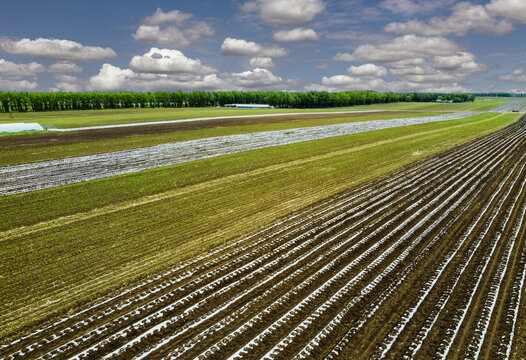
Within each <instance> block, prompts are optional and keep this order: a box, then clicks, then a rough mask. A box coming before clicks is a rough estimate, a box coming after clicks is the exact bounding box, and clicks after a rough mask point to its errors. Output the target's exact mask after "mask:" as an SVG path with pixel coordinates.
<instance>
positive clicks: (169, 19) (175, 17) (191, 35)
mask: <svg viewBox="0 0 526 360" xmlns="http://www.w3.org/2000/svg"><path fill="white" fill-rule="evenodd" d="M192 18H193V15H192V14H187V13H182V12H180V11H178V10H172V11H169V12H166V13H165V12H163V11H162V10H161V9H157V10H156V11H155V13H153V15H152V16H149V17H147V18H145V19H143V24H141V25H140V26H139V28H138V29H137V31H136V32H135V34H132V37H133V38H134V39H135V40H137V41H141V42H146V43H157V44H162V45H170V46H176V47H186V46H190V45H191V44H194V43H196V42H197V41H199V39H200V38H202V37H212V36H214V35H215V31H214V29H213V28H212V27H211V26H210V25H208V24H207V23H206V22H204V21H199V22H198V21H193V22H190V23H189V24H186V23H187V20H189V19H192ZM166 24H168V25H167V26H162V25H166ZM161 26H162V27H161Z"/></svg>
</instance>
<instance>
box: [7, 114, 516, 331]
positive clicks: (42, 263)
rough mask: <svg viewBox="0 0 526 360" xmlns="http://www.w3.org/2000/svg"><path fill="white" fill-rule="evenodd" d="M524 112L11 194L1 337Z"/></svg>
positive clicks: (289, 146)
mask: <svg viewBox="0 0 526 360" xmlns="http://www.w3.org/2000/svg"><path fill="white" fill-rule="evenodd" d="M517 118H518V115H516V114H505V115H497V116H496V115H495V114H484V115H479V116H477V117H474V118H471V119H463V120H456V121H448V122H440V123H430V124H423V125H415V126H408V127H403V128H396V129H386V130H380V131H375V132H371V133H365V134H354V135H348V136H341V137H337V138H331V139H323V140H316V141H311V142H306V143H298V144H292V145H287V146H282V147H276V148H268V149H262V150H255V151H249V152H246V153H240V154H234V155H228V156H223V157H219V158H215V159H205V160H200V161H195V162H192V163H186V164H180V165H175V166H171V167H167V168H161V169H155V170H150V171H145V172H141V173H138V174H133V175H124V176H118V177H115V178H112V179H103V180H98V181H92V182H88V183H84V184H75V185H70V186H64V187H61V188H55V189H48V190H42V191H37V192H34V193H28V194H21V195H15V196H9V197H5V198H2V199H0V209H2V214H3V220H2V223H1V226H2V229H3V230H7V231H4V232H3V233H0V239H1V240H0V256H2V259H3V261H2V263H1V264H0V274H2V283H3V286H2V291H1V293H0V303H1V304H2V305H3V306H2V310H1V312H0V324H1V325H0V337H1V336H6V335H8V334H11V333H13V332H14V331H18V330H19V329H20V328H21V327H23V326H25V325H28V324H32V323H34V322H38V321H40V320H42V319H44V318H48V317H51V316H55V315H56V314H57V313H63V312H64V311H67V310H68V309H71V308H74V307H75V306H77V305H79V304H81V303H86V302H89V301H90V300H94V299H96V298H98V297H99V296H100V295H101V294H108V293H111V292H113V291H115V290H116V289H118V288H120V287H124V286H127V285H129V284H130V283H134V282H136V281H138V280H139V279H144V278H145V277H147V276H150V275H152V274H155V273H157V272H159V271H162V270H163V269H166V268H169V267H171V266H173V265H175V264H177V263H180V262H182V261H185V260H187V259H190V258H192V257H195V256H197V255H202V254H203V252H206V251H208V250H210V249H213V248H216V247H217V246H220V245H222V244H226V243H229V242H231V241H234V240H236V239H238V238H240V237H243V236H244V235H246V234H249V233H251V232H254V231H256V230H257V229H259V228H261V227H262V226H264V225H267V224H269V223H272V222H273V221H275V220H276V219H278V218H280V217H283V216H286V215H287V214H289V213H291V212H293V211H297V210H299V209H301V208H302V207H305V206H308V205H309V204H312V203H314V202H316V201H319V200H321V199H323V198H326V197H328V196H332V195H334V194H336V193H338V192H340V191H343V190H345V189H348V188H349V187H352V186H354V185H356V184H359V183H362V182H364V181H367V180H370V179H372V178H375V177H377V176H380V175H383V174H386V173H388V172H389V171H392V170H395V169H398V168H400V167H402V166H404V165H407V164H409V163H411V162H414V161H416V160H419V159H422V158H424V157H427V156H429V155H432V154H435V153H437V152H440V151H442V150H444V149H447V148H450V147H452V146H454V145H456V144H458V143H461V142H465V141H467V140H469V139H472V138H474V137H477V136H480V135H483V134H485V133H489V132H491V131H495V130H497V129H499V128H501V127H503V126H506V125H508V124H510V123H512V122H514V121H515V120H516V119H517ZM225 214H228V216H225ZM240 219H242V221H240ZM24 226H25V227H24Z"/></svg>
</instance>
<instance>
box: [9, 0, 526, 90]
mask: <svg viewBox="0 0 526 360" xmlns="http://www.w3.org/2000/svg"><path fill="white" fill-rule="evenodd" d="M525 39H526V1H524V0H477V1H471V2H469V1H456V0H379V1H365V0H348V1H337V0H215V1H199V0H195V1H173V0H172V1H150V2H145V1H136V0H127V1H117V0H115V1H113V0H107V1H89V2H85V1H63V0H47V1H38V2H37V1H34V0H31V1H29V0H18V1H9V2H5V4H3V6H2V12H1V13H0V90H14V91H19V90H20V91H59V90H60V91H86V90H88V91H119V90H133V91H157V90H168V91H175V90H179V89H180V90H183V91H191V90H233V89H237V90H287V91H288V90H297V91H307V90H328V91H341V90H364V89H372V90H378V91H400V92H410V91H420V92H424V91H439V92H489V91H510V92H525V91H526V89H525V87H526V42H525Z"/></svg>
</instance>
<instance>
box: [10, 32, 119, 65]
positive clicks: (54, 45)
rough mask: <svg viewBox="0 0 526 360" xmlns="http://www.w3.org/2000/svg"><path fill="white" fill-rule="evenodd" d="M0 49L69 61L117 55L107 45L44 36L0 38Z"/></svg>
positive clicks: (98, 58) (91, 59)
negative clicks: (83, 43) (45, 37)
mask: <svg viewBox="0 0 526 360" xmlns="http://www.w3.org/2000/svg"><path fill="white" fill-rule="evenodd" d="M0 51H3V52H7V53H10V54H17V55H25V56H35V57H38V58H41V59H53V60H69V61H93V60H101V59H105V58H113V57H116V56H117V54H116V53H115V51H113V49H111V48H108V47H107V48H102V47H97V46H84V45H82V44H79V43H78V42H75V41H70V40H59V39H44V38H38V39H35V40H31V39H27V38H24V39H20V40H12V39H9V38H5V37H4V38H0Z"/></svg>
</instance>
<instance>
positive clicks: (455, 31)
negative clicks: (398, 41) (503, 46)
mask: <svg viewBox="0 0 526 360" xmlns="http://www.w3.org/2000/svg"><path fill="white" fill-rule="evenodd" d="M470 30H473V31H476V32H479V33H490V34H495V35H503V34H506V33H509V32H510V31H512V30H513V24H512V23H511V22H510V21H509V20H506V19H504V20H500V21H497V20H496V19H494V18H493V16H492V15H491V14H489V13H488V11H487V10H486V8H485V7H484V6H482V5H474V4H472V3H470V2H460V3H458V4H456V5H455V6H454V7H453V12H452V14H451V16H449V17H447V18H442V17H434V18H432V19H430V20H429V23H427V24H426V23H425V22H423V21H420V20H410V21H408V22H404V23H400V22H392V23H390V24H387V26H385V28H384V31H385V32H387V33H393V34H398V35H401V34H417V35H426V36H437V35H457V36H464V35H466V34H467V33H468V32H469V31H470Z"/></svg>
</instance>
